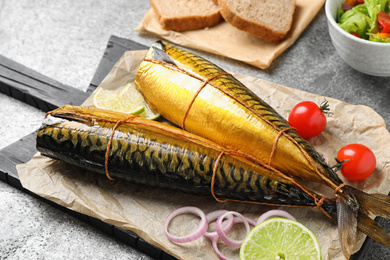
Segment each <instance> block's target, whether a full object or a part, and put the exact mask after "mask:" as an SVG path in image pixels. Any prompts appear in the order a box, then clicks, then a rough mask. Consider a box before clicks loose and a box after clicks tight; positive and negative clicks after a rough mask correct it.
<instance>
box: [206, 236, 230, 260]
mask: <svg viewBox="0 0 390 260" xmlns="http://www.w3.org/2000/svg"><path fill="white" fill-rule="evenodd" d="M218 238H219V237H213V240H212V242H211V243H212V245H213V249H214V251H215V253H216V254H217V256H218V257H219V259H221V260H232V259H230V258H227V257H226V256H224V255H223V254H222V252H221V251H220V250H219V248H218Z"/></svg>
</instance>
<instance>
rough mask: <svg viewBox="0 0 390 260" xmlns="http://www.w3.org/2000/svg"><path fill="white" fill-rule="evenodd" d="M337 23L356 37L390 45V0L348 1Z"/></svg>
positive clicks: (340, 10) (338, 12) (341, 10)
mask: <svg viewBox="0 0 390 260" xmlns="http://www.w3.org/2000/svg"><path fill="white" fill-rule="evenodd" d="M337 23H338V24H339V25H340V27H341V28H342V29H343V30H344V31H346V32H348V33H351V34H352V35H354V36H356V37H359V38H362V39H366V40H369V41H374V42H386V43H390V0H346V2H345V3H344V4H342V5H341V6H340V7H339V8H338V10H337Z"/></svg>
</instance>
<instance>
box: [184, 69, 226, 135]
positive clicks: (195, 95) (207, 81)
mask: <svg viewBox="0 0 390 260" xmlns="http://www.w3.org/2000/svg"><path fill="white" fill-rule="evenodd" d="M221 75H231V74H230V73H227V72H221V73H217V74H215V75H213V76H211V77H210V78H208V79H205V80H203V83H202V85H200V87H199V89H198V91H196V93H195V94H194V96H193V97H192V100H191V102H190V103H189V105H188V107H187V110H186V112H185V113H184V116H183V120H182V124H181V127H182V128H183V129H184V130H185V121H186V119H187V116H188V113H189V112H190V109H191V107H192V104H193V103H194V102H195V99H196V97H197V96H198V95H199V93H200V92H201V91H202V89H203V88H204V87H205V86H206V85H207V83H209V82H210V81H211V80H213V79H215V78H217V77H219V76H221Z"/></svg>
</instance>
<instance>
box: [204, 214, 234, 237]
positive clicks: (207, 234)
mask: <svg viewBox="0 0 390 260" xmlns="http://www.w3.org/2000/svg"><path fill="white" fill-rule="evenodd" d="M226 212H228V210H226V209H218V210H214V211H211V212H209V213H207V214H206V219H207V223H209V224H210V223H211V222H212V221H213V220H216V219H218V217H219V216H221V215H222V214H223V213H226ZM228 217H229V218H227V219H226V221H228V222H227V223H226V221H224V222H223V224H222V228H223V230H224V231H225V232H229V230H230V229H231V228H232V227H233V224H234V219H233V217H232V216H231V215H229V216H228ZM204 236H205V237H208V238H214V237H217V238H218V234H217V231H213V232H208V231H207V230H206V232H205V234H204Z"/></svg>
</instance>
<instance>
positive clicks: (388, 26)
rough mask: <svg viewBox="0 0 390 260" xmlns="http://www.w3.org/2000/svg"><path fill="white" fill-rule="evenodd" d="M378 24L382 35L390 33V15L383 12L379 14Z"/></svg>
mask: <svg viewBox="0 0 390 260" xmlns="http://www.w3.org/2000/svg"><path fill="white" fill-rule="evenodd" d="M378 24H379V32H380V33H389V32H390V15H389V14H387V13H385V12H383V11H382V10H381V11H379V13H378Z"/></svg>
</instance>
